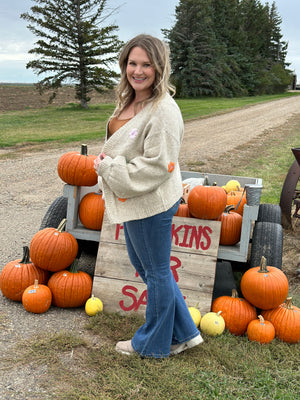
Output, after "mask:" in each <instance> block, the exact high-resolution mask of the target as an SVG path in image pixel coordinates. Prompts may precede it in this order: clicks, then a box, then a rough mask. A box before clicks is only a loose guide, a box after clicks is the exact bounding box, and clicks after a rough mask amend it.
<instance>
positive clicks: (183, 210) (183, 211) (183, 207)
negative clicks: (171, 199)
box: [175, 203, 191, 218]
mask: <svg viewBox="0 0 300 400" xmlns="http://www.w3.org/2000/svg"><path fill="white" fill-rule="evenodd" d="M175 216H176V217H186V218H190V217H191V214H190V211H189V206H188V205H187V204H185V203H182V204H179V207H178V210H177V212H176V214H175Z"/></svg>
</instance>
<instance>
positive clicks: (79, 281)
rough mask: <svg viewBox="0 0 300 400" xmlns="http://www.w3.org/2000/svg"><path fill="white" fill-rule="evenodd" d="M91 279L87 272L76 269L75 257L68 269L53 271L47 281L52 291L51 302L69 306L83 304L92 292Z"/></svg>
mask: <svg viewBox="0 0 300 400" xmlns="http://www.w3.org/2000/svg"><path fill="white" fill-rule="evenodd" d="M92 285H93V281H92V278H91V277H90V275H89V274H87V273H86V272H84V271H78V259H77V258H76V259H75V260H74V261H73V263H72V265H71V267H70V269H69V270H64V271H58V272H55V273H54V274H53V275H52V276H51V278H50V279H49V281H48V287H49V288H50V290H51V292H52V304H53V305H54V306H56V307H62V308H71V307H81V306H83V305H84V304H85V303H86V301H87V299H89V298H90V296H91V292H92Z"/></svg>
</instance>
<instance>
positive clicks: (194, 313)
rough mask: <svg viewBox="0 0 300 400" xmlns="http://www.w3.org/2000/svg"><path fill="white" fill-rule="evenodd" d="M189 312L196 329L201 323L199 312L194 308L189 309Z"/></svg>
mask: <svg viewBox="0 0 300 400" xmlns="http://www.w3.org/2000/svg"><path fill="white" fill-rule="evenodd" d="M189 312H190V314H191V317H192V319H193V321H194V323H195V325H196V327H197V328H198V326H199V325H200V321H201V313H200V311H199V310H198V308H196V307H189Z"/></svg>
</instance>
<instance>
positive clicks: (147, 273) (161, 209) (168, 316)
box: [95, 35, 203, 358]
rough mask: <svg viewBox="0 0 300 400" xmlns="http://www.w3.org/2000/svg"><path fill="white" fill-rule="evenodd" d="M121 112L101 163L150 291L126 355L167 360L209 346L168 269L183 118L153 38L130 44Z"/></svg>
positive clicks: (112, 210) (108, 197) (113, 211)
mask: <svg viewBox="0 0 300 400" xmlns="http://www.w3.org/2000/svg"><path fill="white" fill-rule="evenodd" d="M119 65H120V69H121V80H120V83H119V86H118V89H117V106H116V109H115V112H114V114H113V116H112V117H111V118H110V120H109V122H108V128H107V136H106V142H105V144H104V147H103V152H102V153H101V154H100V155H99V156H98V158H97V160H96V161H95V168H96V170H97V172H98V175H99V177H101V179H102V188H103V194H104V198H105V206H106V213H107V216H108V218H109V220H110V222H111V223H123V225H124V233H125V239H126V246H127V251H128V255H129V258H130V261H131V263H132V264H133V266H134V267H135V269H136V271H137V272H138V273H139V275H140V276H141V278H142V279H143V281H144V282H145V283H146V285H147V309H146V322H145V324H144V325H143V326H142V327H141V328H139V329H138V331H137V332H136V333H135V335H134V337H133V338H132V339H131V340H127V341H121V342H118V343H117V345H116V350H117V351H118V352H120V353H122V354H127V355H130V354H133V353H134V352H136V353H138V354H140V355H141V356H143V357H154V358H162V357H167V356H169V355H170V354H178V353H180V352H182V351H183V350H185V349H187V348H191V347H194V346H196V345H198V344H199V343H201V342H202V341H203V340H202V338H201V335H200V333H199V331H198V329H197V328H196V326H195V324H194V322H193V320H192V318H191V316H190V313H189V310H188V308H187V305H186V303H185V301H184V299H183V296H182V294H181V292H180V290H179V288H178V286H177V284H176V282H175V279H174V278H173V275H172V272H171V269H170V252H171V225H172V218H173V215H174V214H175V213H176V211H177V208H178V205H179V202H180V198H181V196H182V182H181V174H180V169H179V164H178V155H179V151H180V145H181V141H182V137H183V121H182V116H181V113H180V110H179V108H178V106H177V104H176V103H175V101H174V100H173V99H172V97H171V96H170V94H169V91H170V90H171V91H173V92H174V90H173V89H172V88H171V86H170V85H169V75H170V62H169V52H168V49H167V47H166V46H165V45H164V43H163V42H162V41H160V40H159V39H157V38H154V37H152V36H149V35H139V36H137V37H135V38H133V39H132V40H130V41H129V42H128V43H127V44H126V45H125V46H124V48H123V50H122V51H121V54H120V57H119Z"/></svg>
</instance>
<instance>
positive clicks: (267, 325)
mask: <svg viewBox="0 0 300 400" xmlns="http://www.w3.org/2000/svg"><path fill="white" fill-rule="evenodd" d="M247 336H248V339H249V340H250V341H252V342H259V343H262V344H263V343H270V342H272V340H273V339H274V337H275V328H274V325H273V324H272V323H271V322H270V321H265V320H264V317H263V316H262V315H259V316H258V319H254V320H253V321H251V322H249V325H248V327H247Z"/></svg>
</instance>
